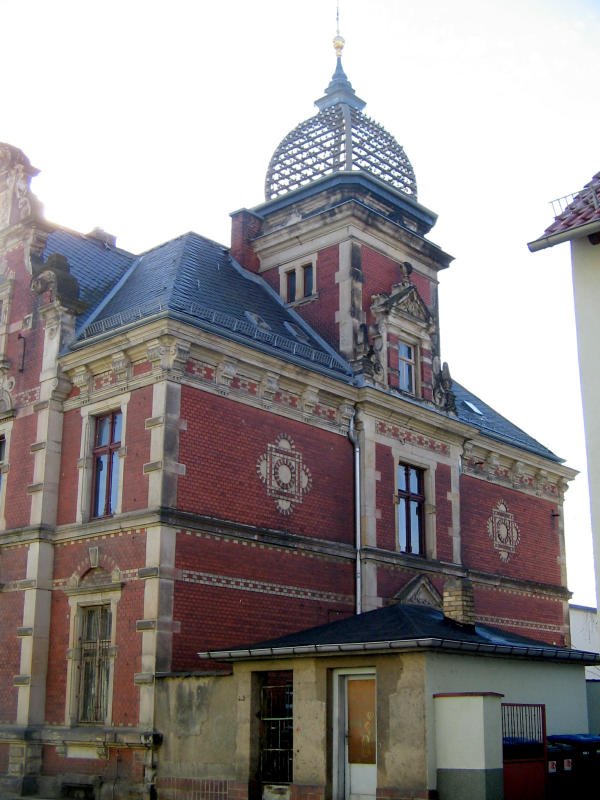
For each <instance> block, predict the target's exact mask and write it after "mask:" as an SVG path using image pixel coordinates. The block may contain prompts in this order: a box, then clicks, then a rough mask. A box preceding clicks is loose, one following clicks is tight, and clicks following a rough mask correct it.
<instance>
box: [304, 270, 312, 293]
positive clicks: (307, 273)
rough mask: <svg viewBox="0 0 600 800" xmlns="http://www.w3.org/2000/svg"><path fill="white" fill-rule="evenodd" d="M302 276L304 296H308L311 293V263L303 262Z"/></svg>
mask: <svg viewBox="0 0 600 800" xmlns="http://www.w3.org/2000/svg"><path fill="white" fill-rule="evenodd" d="M302 277H303V284H304V297H310V296H311V294H312V293H313V265H312V264H304V266H303V267H302Z"/></svg>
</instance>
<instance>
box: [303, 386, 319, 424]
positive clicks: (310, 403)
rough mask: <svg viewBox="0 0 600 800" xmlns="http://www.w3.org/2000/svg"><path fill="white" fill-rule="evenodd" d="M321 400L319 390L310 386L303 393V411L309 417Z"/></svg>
mask: <svg viewBox="0 0 600 800" xmlns="http://www.w3.org/2000/svg"><path fill="white" fill-rule="evenodd" d="M318 402H319V392H318V390H317V389H312V388H311V387H310V386H309V387H308V389H305V390H304V392H303V393H302V411H303V412H304V414H306V416H307V417H310V416H311V415H312V414H314V413H315V408H316V406H317V403H318Z"/></svg>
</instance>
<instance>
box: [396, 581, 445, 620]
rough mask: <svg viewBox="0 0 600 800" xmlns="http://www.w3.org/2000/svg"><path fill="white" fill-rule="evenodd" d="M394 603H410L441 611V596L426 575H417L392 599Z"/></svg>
mask: <svg viewBox="0 0 600 800" xmlns="http://www.w3.org/2000/svg"><path fill="white" fill-rule="evenodd" d="M393 602H394V603H411V604H413V605H418V606H427V607H428V608H436V609H437V610H438V611H441V610H442V596H441V594H440V593H439V592H438V590H437V589H436V588H435V586H434V585H433V583H432V582H431V581H430V580H429V578H428V577H427V576H426V575H418V576H417V577H416V578H414V579H413V580H412V581H410V582H409V583H407V584H406V586H405V587H404V589H402V591H401V592H398V594H397V595H396V596H395V597H394V601H393Z"/></svg>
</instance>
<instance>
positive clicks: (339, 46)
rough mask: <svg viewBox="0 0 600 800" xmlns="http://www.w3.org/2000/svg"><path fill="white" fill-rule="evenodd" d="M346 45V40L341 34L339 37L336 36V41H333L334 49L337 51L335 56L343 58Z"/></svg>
mask: <svg viewBox="0 0 600 800" xmlns="http://www.w3.org/2000/svg"><path fill="white" fill-rule="evenodd" d="M345 44H346V40H345V39H344V37H343V36H340V35H339V33H338V35H337V36H335V37H334V39H333V47H334V50H335V54H336V55H337V57H338V58H341V56H342V50H343V49H344V45H345Z"/></svg>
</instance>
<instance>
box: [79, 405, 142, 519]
mask: <svg viewBox="0 0 600 800" xmlns="http://www.w3.org/2000/svg"><path fill="white" fill-rule="evenodd" d="M130 399H131V394H130V393H129V392H128V393H127V394H124V395H118V396H117V397H111V398H106V399H104V400H100V401H98V402H96V403H90V404H89V405H86V406H82V408H81V418H82V419H81V444H80V450H79V461H78V462H77V466H78V467H79V480H78V484H77V522H78V523H79V524H81V523H84V522H89V521H90V520H91V519H96V517H92V492H93V488H94V487H93V479H94V460H93V455H92V453H93V450H94V439H95V435H96V418H97V417H101V416H104V415H105V414H110V413H111V412H112V411H120V412H121V415H122V427H121V447H120V448H119V451H118V453H119V486H118V490H117V503H116V506H115V509H114V511H113V516H115V515H117V514H121V513H122V508H123V477H124V474H125V456H126V454H127V447H126V441H127V405H128V403H129V400H130ZM97 519H102V517H97Z"/></svg>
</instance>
